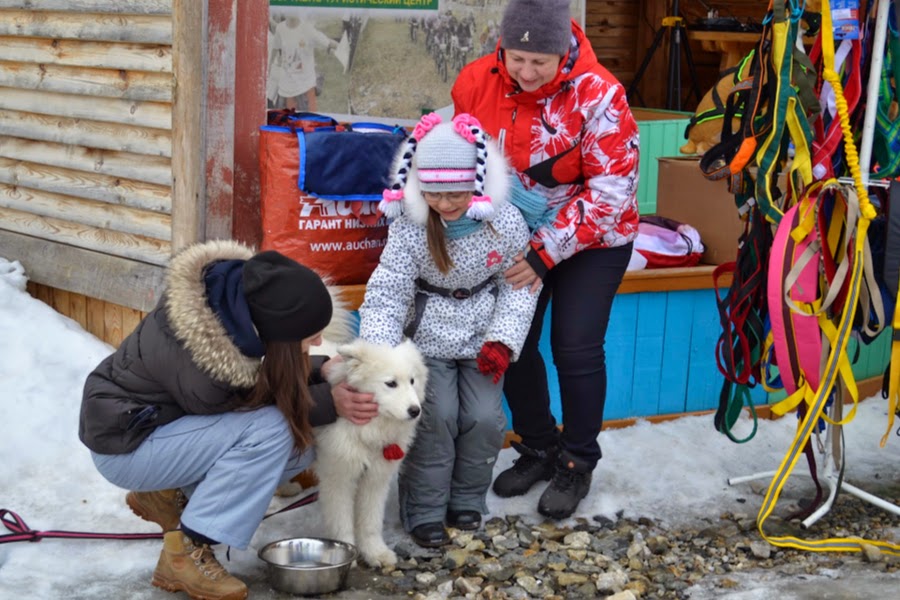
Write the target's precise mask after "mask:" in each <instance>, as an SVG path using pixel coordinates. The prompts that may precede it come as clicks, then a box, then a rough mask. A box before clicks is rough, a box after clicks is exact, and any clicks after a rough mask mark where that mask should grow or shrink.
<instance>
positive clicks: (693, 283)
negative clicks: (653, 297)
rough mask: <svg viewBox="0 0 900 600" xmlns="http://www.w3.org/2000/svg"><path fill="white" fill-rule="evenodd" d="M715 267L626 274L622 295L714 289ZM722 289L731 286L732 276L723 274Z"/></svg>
mask: <svg viewBox="0 0 900 600" xmlns="http://www.w3.org/2000/svg"><path fill="white" fill-rule="evenodd" d="M715 269H716V266H715V265H698V266H696V267H680V268H674V269H644V270H642V271H629V272H627V273H625V277H624V278H623V279H622V284H621V285H620V286H619V291H618V293H620V294H635V293H638V292H671V291H675V290H705V289H710V288H712V287H714V285H713V271H715ZM719 285H720V286H721V287H727V286H730V285H731V274H730V273H726V274H723V275H722V277H721V278H720V279H719Z"/></svg>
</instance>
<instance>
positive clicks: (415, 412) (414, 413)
mask: <svg viewBox="0 0 900 600" xmlns="http://www.w3.org/2000/svg"><path fill="white" fill-rule="evenodd" d="M406 412H408V413H409V418H410V419H415V418H416V417H418V416H419V413H420V412H422V409H421V408H419V407H418V406H410V407H409V409H408V410H407V411H406Z"/></svg>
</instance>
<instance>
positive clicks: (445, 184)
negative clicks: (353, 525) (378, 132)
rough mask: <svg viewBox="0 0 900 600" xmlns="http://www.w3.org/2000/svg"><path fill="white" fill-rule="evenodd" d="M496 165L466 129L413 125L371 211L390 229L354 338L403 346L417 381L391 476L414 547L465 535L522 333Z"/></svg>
mask: <svg viewBox="0 0 900 600" xmlns="http://www.w3.org/2000/svg"><path fill="white" fill-rule="evenodd" d="M507 186H508V175H507V164H506V160H505V159H504V158H503V155H502V154H501V153H500V151H499V150H498V149H497V148H496V146H494V144H493V143H492V142H490V141H488V140H487V139H486V138H485V135H484V132H483V131H482V129H481V126H480V124H479V123H478V121H477V120H476V119H474V118H473V117H471V116H469V115H458V116H457V117H456V118H454V119H453V121H452V123H441V118H440V117H439V116H438V115H436V114H434V113H432V114H429V115H426V116H425V117H423V118H422V120H421V121H420V122H419V123H418V125H416V127H415V130H414V131H413V134H412V136H411V137H410V138H409V139H408V140H407V143H406V145H405V146H404V147H403V148H401V151H400V153H399V155H398V157H397V159H396V160H395V163H394V183H393V185H392V188H391V189H389V190H385V192H384V199H383V201H382V203H381V205H380V207H381V209H382V211H383V212H384V213H385V215H387V216H388V217H393V218H395V220H394V221H393V222H392V223H391V226H390V230H389V233H388V241H387V245H386V246H385V248H384V252H383V253H382V255H381V261H380V263H379V265H378V268H376V269H375V272H374V273H373V274H372V277H371V278H370V279H369V282H368V284H367V285H366V295H365V300H364V302H363V305H362V307H361V308H360V317H361V323H360V336H361V337H363V338H365V339H368V340H370V341H373V342H379V343H386V344H391V345H395V344H398V343H399V342H400V341H401V340H402V339H403V338H404V336H405V337H408V338H410V339H412V340H413V341H414V342H415V343H416V345H417V346H418V348H419V350H421V351H422V354H424V355H425V356H426V362H427V364H428V368H429V380H428V387H427V392H426V400H425V406H424V414H423V417H422V421H421V423H420V425H419V429H418V433H417V437H416V440H415V442H414V444H413V447H412V448H411V449H410V451H409V456H408V457H407V459H406V461H405V462H404V464H403V467H402V469H401V472H400V518H401V521H402V523H403V526H404V528H405V529H406V531H407V532H409V533H410V534H411V535H412V538H413V540H414V541H415V542H416V543H417V544H419V545H420V546H426V547H437V546H441V545H444V544H446V543H448V542H449V541H450V538H449V536H448V535H447V531H446V529H445V528H444V524H445V523H446V524H447V525H448V526H450V527H456V528H459V529H476V528H477V527H478V526H479V525H480V523H481V515H482V513H484V512H486V510H487V506H486V504H485V496H486V494H487V489H488V487H489V486H490V483H491V476H492V473H493V467H494V462H495V460H496V458H497V454H498V453H499V451H500V448H501V447H502V445H503V438H504V431H505V426H506V420H505V417H504V414H503V409H502V405H501V392H502V383H501V380H502V378H503V373H504V371H505V370H506V368H507V366H508V365H509V362H510V360H515V359H516V357H517V355H518V353H519V350H520V349H521V347H522V344H523V343H524V341H525V335H526V333H527V331H528V327H529V324H530V322H531V317H532V314H533V312H534V307H535V303H536V299H537V295H536V294H533V293H531V292H530V291H529V290H528V289H524V288H523V289H520V290H514V289H513V287H512V286H511V285H510V284H508V283H506V282H505V281H504V279H503V271H504V269H506V268H508V267H510V266H511V265H512V264H513V262H514V257H515V256H516V255H517V254H519V253H521V252H522V251H523V250H524V248H525V246H526V245H527V243H528V237H529V235H528V227H527V225H526V224H525V221H524V219H523V218H522V215H521V214H520V213H519V211H518V210H517V209H516V208H515V207H514V206H512V205H511V204H508V203H507V202H506V200H505V198H506V192H507Z"/></svg>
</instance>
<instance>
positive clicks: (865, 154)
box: [822, 0, 891, 184]
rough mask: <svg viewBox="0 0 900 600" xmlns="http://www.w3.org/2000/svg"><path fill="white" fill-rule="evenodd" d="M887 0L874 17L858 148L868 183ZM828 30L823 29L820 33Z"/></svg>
mask: <svg viewBox="0 0 900 600" xmlns="http://www.w3.org/2000/svg"><path fill="white" fill-rule="evenodd" d="M890 4H891V3H890V1H889V0H879V2H878V13H877V15H876V17H875V41H874V43H873V45H872V66H871V69H869V81H868V84H867V87H866V115H865V119H864V120H863V134H862V141H861V142H860V148H859V168H860V170H861V171H862V179H863V183H864V184H865V183H868V181H869V172H870V170H871V166H872V140H873V139H874V138H875V116H876V111H877V110H878V88H879V85H880V84H881V67H882V65H883V64H884V44H885V40H886V38H887V26H888V10H889V9H890ZM828 34H830V32H826V31H823V32H822V35H828Z"/></svg>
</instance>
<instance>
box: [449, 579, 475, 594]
mask: <svg viewBox="0 0 900 600" xmlns="http://www.w3.org/2000/svg"><path fill="white" fill-rule="evenodd" d="M453 587H454V588H455V589H456V591H457V592H459V593H460V594H462V595H463V596H465V595H466V594H477V593H478V592H480V591H481V586H480V585H478V584H477V583H476V582H475V581H474V580H473V579H469V578H467V577H457V578H456V581H454V582H453Z"/></svg>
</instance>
